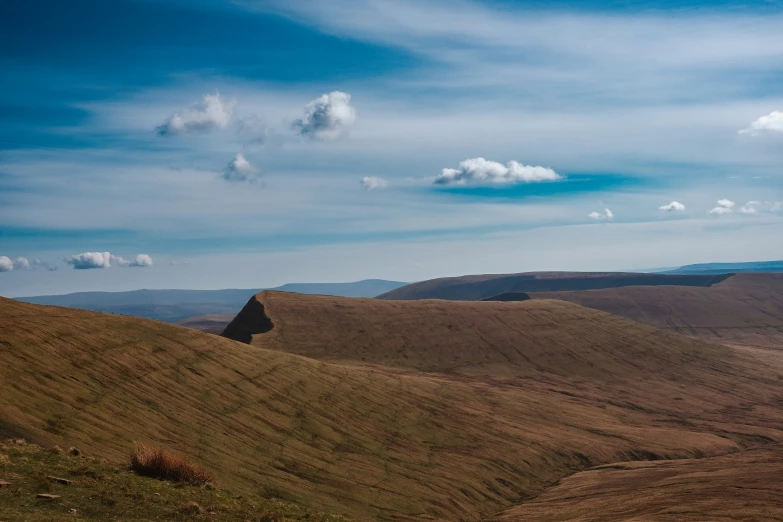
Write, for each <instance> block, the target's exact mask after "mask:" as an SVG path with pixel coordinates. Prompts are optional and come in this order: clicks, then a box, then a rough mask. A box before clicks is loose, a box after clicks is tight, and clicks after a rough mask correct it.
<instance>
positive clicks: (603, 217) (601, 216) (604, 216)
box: [587, 208, 614, 221]
mask: <svg viewBox="0 0 783 522" xmlns="http://www.w3.org/2000/svg"><path fill="white" fill-rule="evenodd" d="M587 217H589V218H590V219H595V220H597V221H611V220H613V219H614V212H612V211H611V210H609V209H608V208H605V209H604V211H603V212H590V213H589V214H588V215H587Z"/></svg>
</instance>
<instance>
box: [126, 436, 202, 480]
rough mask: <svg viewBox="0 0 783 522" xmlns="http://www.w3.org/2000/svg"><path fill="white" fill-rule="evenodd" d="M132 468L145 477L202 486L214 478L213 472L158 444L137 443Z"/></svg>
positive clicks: (132, 457) (132, 456)
mask: <svg viewBox="0 0 783 522" xmlns="http://www.w3.org/2000/svg"><path fill="white" fill-rule="evenodd" d="M131 469H132V470H133V471H135V472H136V473H137V474H139V475H143V476H145V477H152V478H158V479H163V480H171V481H174V482H184V483H185V484H191V485H193V486H201V485H203V484H206V483H207V482H209V481H211V480H212V473H210V472H209V471H207V470H205V469H204V468H202V467H200V466H198V465H196V464H191V463H190V462H188V461H186V460H185V459H183V458H181V457H176V456H174V455H171V454H169V453H166V451H165V450H164V449H163V448H160V447H158V446H151V445H149V444H144V443H141V442H139V443H136V446H135V448H134V449H133V454H132V455H131Z"/></svg>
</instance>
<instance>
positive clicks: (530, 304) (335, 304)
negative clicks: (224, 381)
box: [224, 292, 734, 380]
mask: <svg viewBox="0 0 783 522" xmlns="http://www.w3.org/2000/svg"><path fill="white" fill-rule="evenodd" d="M267 330H269V331H268V332H267ZM256 332H261V333H256ZM263 332H267V333H263ZM224 335H226V336H228V337H231V338H233V339H236V340H239V341H245V342H248V341H250V339H251V337H252V341H250V342H252V343H253V344H254V345H256V346H260V347H266V348H275V349H278V350H284V351H288V352H291V353H296V354H299V355H304V356H307V357H312V358H317V359H326V360H333V361H358V362H364V363H372V364H383V365H391V366H397V367H408V368H415V369H417V370H423V371H428V372H450V373H460V374H465V375H492V376H536V375H541V374H553V375H558V376H565V377H569V378H590V379H603V380H606V379H610V380H611V379H626V378H634V377H645V378H647V377H650V376H655V377H656V378H665V377H667V376H671V377H675V376H677V375H680V376H681V375H683V374H684V373H687V372H688V371H691V370H693V371H699V372H701V371H704V370H708V369H715V370H716V371H718V372H724V371H729V369H730V366H731V362H730V361H731V358H732V357H733V356H734V355H733V353H732V352H731V351H730V350H729V349H728V348H726V347H722V346H716V345H712V344H707V343H703V342H700V341H696V340H692V339H688V338H685V337H682V336H678V335H673V334H671V333H666V332H662V331H660V330H656V329H654V328H650V327H649V326H646V325H642V324H639V323H636V322H634V321H629V320H627V319H624V318H621V317H618V316H615V315H610V314H606V313H603V312H600V311H597V310H592V309H589V308H585V307H581V306H576V305H574V304H571V303H566V302H562V301H554V300H551V301H542V300H534V301H525V302H509V303H504V302H453V301H437V300H422V301H381V300H374V299H345V298H337V297H327V296H305V295H300V294H288V293H280V292H261V293H259V294H257V295H256V296H255V298H254V299H252V300H251V302H250V303H248V305H247V306H246V307H245V309H244V310H243V311H242V313H240V314H239V315H238V316H237V317H236V319H235V320H234V321H233V322H232V323H231V324H230V325H229V326H228V328H227V329H226V331H225V334H224Z"/></svg>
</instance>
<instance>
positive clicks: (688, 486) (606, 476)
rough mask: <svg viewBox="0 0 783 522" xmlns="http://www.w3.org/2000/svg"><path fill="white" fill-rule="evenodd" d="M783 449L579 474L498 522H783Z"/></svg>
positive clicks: (620, 466) (604, 468)
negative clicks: (710, 521) (637, 521)
mask: <svg viewBox="0 0 783 522" xmlns="http://www.w3.org/2000/svg"><path fill="white" fill-rule="evenodd" d="M781 473H783V447H781V446H780V445H779V444H774V445H769V446H767V447H764V448H759V449H754V450H748V451H743V452H740V453H734V454H732V455H727V456H722V457H713V458H706V459H688V460H672V461H659V462H633V463H618V464H614V465H607V466H600V467H598V468H595V469H592V470H588V471H583V472H581V473H577V474H575V475H573V476H571V477H568V478H566V479H564V480H563V481H562V482H561V483H560V484H558V485H556V486H554V487H552V488H550V489H548V490H547V491H546V492H544V494H542V495H541V496H540V497H538V498H535V499H533V500H531V501H527V502H524V503H522V505H520V506H518V507H515V508H513V509H510V510H508V511H507V512H505V513H503V514H502V515H501V516H499V517H497V518H496V519H495V522H525V521H530V520H537V521H547V522H566V521H568V522H621V521H628V520H640V521H641V520H645V521H649V522H655V521H660V522H665V521H679V522H686V521H687V522H702V521H704V520H712V521H718V520H722V521H726V522H728V521H736V520H743V521H748V522H751V521H760V520H783V502H782V501H781V500H783V481H781V480H780V477H781Z"/></svg>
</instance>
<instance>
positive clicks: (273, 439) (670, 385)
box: [0, 292, 783, 520]
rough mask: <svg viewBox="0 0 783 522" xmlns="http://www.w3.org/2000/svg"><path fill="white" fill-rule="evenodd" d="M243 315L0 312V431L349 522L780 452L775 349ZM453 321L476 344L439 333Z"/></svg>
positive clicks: (335, 317)
mask: <svg viewBox="0 0 783 522" xmlns="http://www.w3.org/2000/svg"><path fill="white" fill-rule="evenodd" d="M251 303H254V304H251V305H250V306H248V307H246V309H245V313H244V316H245V317H244V319H242V321H245V320H249V318H250V316H251V315H253V314H255V313H257V312H259V311H260V312H263V314H268V316H267V317H268V318H271V320H268V321H267V323H263V321H262V324H261V327H262V329H264V328H266V333H264V334H256V335H252V333H251V339H250V340H251V341H252V343H253V344H252V345H247V344H243V343H239V342H235V341H232V340H229V339H223V338H220V337H216V336H212V335H207V334H204V333H201V332H198V331H195V330H191V329H186V328H182V327H177V326H172V325H167V324H164V323H158V322H154V321H149V320H145V319H139V318H133V317H122V316H113V315H105V314H98V313H94V312H88V311H82V310H73V309H66V308H56V307H43V306H37V305H31V304H25V303H20V302H16V301H12V300H6V299H0V382H1V383H2V389H3V393H2V394H0V419H1V422H0V431H2V432H3V435H4V436H17V437H19V436H23V437H26V438H28V439H29V440H32V441H34V442H37V443H40V444H42V445H45V446H51V445H54V444H59V445H60V446H62V447H68V446H71V445H73V446H77V447H79V448H80V449H81V450H82V451H84V452H87V453H90V454H93V455H96V456H98V457H103V458H107V459H108V460H109V461H110V462H115V463H117V462H126V461H127V455H128V452H129V450H130V446H131V443H132V442H133V441H137V440H143V441H150V442H155V443H158V444H161V445H164V446H166V447H168V448H170V449H172V450H173V451H175V452H176V453H178V454H182V455H186V456H188V457H190V458H193V459H195V460H197V461H198V462H199V463H201V464H203V465H204V466H205V467H207V468H208V469H211V470H212V471H213V472H214V473H215V475H216V484H217V485H218V486H219V487H221V488H228V489H231V490H233V491H235V492H236V493H237V494H239V495H244V494H250V493H252V492H256V493H257V492H261V493H262V495H263V496H266V497H277V498H284V499H285V500H287V501H289V502H292V503H295V504H298V505H301V506H304V507H308V508H309V507H315V508H317V509H319V510H324V511H327V512H331V513H336V514H348V515H350V516H351V517H354V518H358V519H368V518H372V519H379V518H380V519H391V518H393V517H403V518H407V519H411V518H422V519H425V518H427V517H430V519H431V517H435V518H439V519H446V520H477V519H479V518H486V517H489V516H491V515H493V514H496V513H498V512H500V511H502V510H505V509H509V508H511V507H513V506H514V505H517V504H519V503H520V501H521V500H522V499H525V498H530V497H531V496H534V495H536V494H538V493H540V492H542V491H543V490H544V489H545V488H546V487H547V486H548V485H550V484H554V483H555V482H557V481H558V480H560V479H561V478H563V477H565V476H567V475H570V474H572V473H573V472H575V471H579V470H581V469H584V468H585V467H588V466H591V465H600V464H605V463H611V462H615V461H618V460H639V459H666V458H690V457H698V456H703V455H718V454H723V453H726V452H731V451H737V450H741V449H743V448H746V447H749V446H752V445H755V444H759V443H764V442H768V441H779V440H783V431H781V429H780V428H781V426H783V412H781V411H780V408H779V404H780V400H781V395H780V391H779V382H780V381H779V378H780V375H783V364H782V363H781V361H780V356H779V355H778V353H777V352H764V353H761V352H758V351H754V350H747V349H746V350H739V349H733V348H730V347H721V346H718V345H713V344H709V343H707V342H702V341H698V340H694V339H687V338H683V337H681V336H678V335H676V334H671V333H665V332H660V331H658V330H655V329H653V328H651V327H648V326H644V325H639V324H636V323H633V322H631V321H628V320H625V319H622V318H617V317H613V316H611V315H608V314H605V313H602V312H598V311H595V310H588V309H584V308H582V307H579V306H577V305H573V304H569V303H565V302H552V301H536V300H533V301H525V302H520V303H513V302H512V303H497V302H486V303H447V302H442V301H439V302H434V303H432V302H429V303H428V302H418V303H403V302H387V301H375V300H363V299H345V298H333V297H332V298H330V297H322V296H309V297H308V296H300V295H296V294H286V293H276V292H266V293H262V294H260V296H259V297H258V298H256V299H254V300H252V301H251ZM375 304H378V305H383V306H382V307H380V308H375V307H374V306H372V305H375ZM261 305H262V306H263V308H260V306H261ZM414 305H415V306H414ZM242 315H243V314H240V316H242ZM515 316H519V317H521V319H518V320H514V319H513V318H514V317H515ZM238 319H239V318H238ZM468 320H469V321H470V322H468V323H467V324H466V325H464V326H460V325H463V324H464V322H465V321H468ZM240 322H241V321H240ZM239 324H240V323H237V326H238V325H239ZM255 326H258V323H256V325H255ZM454 328H462V331H461V332H459V333H458V335H456V336H455V334H454V330H453V329H454ZM252 329H255V327H254V328H252ZM395 329H396V331H397V332H398V333H397V335H396V336H392V337H391V338H390V339H389V340H387V339H386V337H384V336H385V335H386V334H387V333H391V332H392V331H393V330H395ZM362 330H363V331H364V332H362ZM469 330H476V331H477V332H478V333H479V334H480V335H482V336H484V335H490V333H491V334H492V337H489V338H488V341H485V342H484V343H483V344H481V345H480V347H479V348H473V347H471V346H470V344H473V343H475V342H477V341H480V337H479V335H474V336H472V337H469V342H467V341H466V342H462V343H461V344H454V343H453V342H451V341H457V340H458V339H459V338H460V337H468V332H469ZM492 331H494V333H492ZM341 332H342V333H341ZM562 332H565V333H562ZM360 336H364V337H360ZM316 337H318V338H321V339H322V342H321V347H319V346H318V343H317V342H316V341H315V340H314V339H313V338H316ZM367 339H370V340H372V343H369V344H368V343H367V342H361V341H362V340H367ZM515 339H516V340H515ZM547 339H549V340H547ZM431 341H434V342H435V344H434V345H431V344H430V342H431ZM445 341H450V342H449V343H447V342H445ZM544 342H545V345H544V347H543V348H539V347H537V346H536V344H538V343H544ZM300 343H302V347H299V346H298V345H299V344H300ZM400 343H407V344H400ZM352 345H353V346H355V348H353V349H351V346H352ZM514 347H516V348H514ZM270 348H271V349H270ZM401 348H402V351H401V352H398V353H395V350H400V349H401ZM512 348H513V349H514V351H511V350H512ZM286 350H289V351H302V352H305V351H306V352H309V353H310V354H311V355H312V356H313V357H321V358H323V359H331V360H338V359H339V360H343V359H344V360H345V362H344V363H343V364H337V363H333V362H323V361H318V360H315V359H312V358H306V357H302V356H300V355H296V354H291V353H288V352H287V351H286ZM351 350H353V351H351ZM319 353H320V355H319ZM362 353H366V354H367V355H366V358H367V362H365V363H362V362H360V361H359V359H360V358H361V357H360V355H361V354H362ZM384 353H390V354H393V355H389V356H384V355H383V354H384ZM406 355H407V359H408V361H409V362H407V363H406V362H405V361H406V358H405V356H406ZM466 362H467V363H469V364H471V366H463V363H466ZM370 363H374V364H370ZM379 363H386V364H391V365H393V366H394V367H392V366H381V365H379ZM455 363H456V365H455ZM415 368H422V369H428V370H430V371H433V370H441V371H440V372H439V373H435V372H434V371H433V372H432V373H422V372H420V371H417V370H415Z"/></svg>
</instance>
